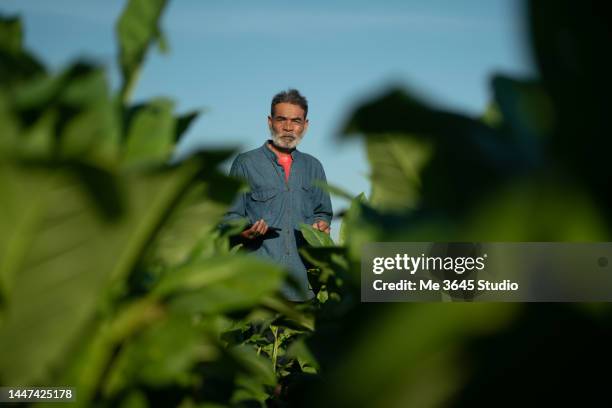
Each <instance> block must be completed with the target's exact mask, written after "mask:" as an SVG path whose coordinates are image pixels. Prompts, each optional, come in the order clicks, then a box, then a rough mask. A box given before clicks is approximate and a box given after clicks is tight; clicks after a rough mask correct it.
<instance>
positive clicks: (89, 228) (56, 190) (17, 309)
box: [0, 158, 218, 384]
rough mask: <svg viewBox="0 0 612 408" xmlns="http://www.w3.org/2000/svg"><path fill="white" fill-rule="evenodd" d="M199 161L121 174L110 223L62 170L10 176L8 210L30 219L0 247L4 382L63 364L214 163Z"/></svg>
mask: <svg viewBox="0 0 612 408" xmlns="http://www.w3.org/2000/svg"><path fill="white" fill-rule="evenodd" d="M201 159H202V158H200V160H198V159H194V160H192V161H188V162H186V163H184V164H182V165H181V166H177V167H174V168H171V169H166V170H160V171H157V172H148V173H132V174H127V175H125V179H124V180H123V182H124V183H126V186H127V187H126V189H125V191H126V192H128V194H129V195H128V197H127V200H126V203H127V204H126V212H125V216H123V217H121V218H120V219H119V220H115V221H114V222H108V221H106V220H105V219H104V218H101V217H99V215H98V213H97V211H95V209H94V207H92V206H91V204H90V203H89V201H88V199H87V195H85V194H83V191H82V190H81V188H80V187H79V185H78V184H75V183H74V182H71V180H72V177H68V176H69V175H67V174H62V173H61V171H59V170H58V171H56V172H49V171H47V172H45V173H44V174H39V173H37V172H33V171H31V170H27V171H23V173H22V174H18V176H19V177H17V178H16V177H11V178H10V180H11V181H12V183H16V184H18V185H20V186H21V187H20V188H21V191H22V193H21V195H17V194H16V192H18V191H19V190H15V189H14V188H13V190H11V198H12V199H13V200H15V201H14V204H12V206H13V208H21V211H22V212H23V217H31V218H23V221H19V223H18V225H17V226H16V227H14V228H13V231H16V232H18V233H17V234H12V235H9V236H8V238H6V237H5V238H4V239H3V241H2V243H3V246H4V248H3V249H1V252H3V253H9V254H10V255H11V256H10V257H9V262H8V265H6V264H5V265H3V269H4V271H3V273H2V275H3V277H4V278H5V280H7V279H8V284H7V286H8V287H9V291H8V296H7V297H8V300H7V302H6V303H7V306H6V308H5V316H4V321H3V324H2V327H0V345H1V347H0V370H1V371H0V377H2V379H3V382H4V383H7V384H19V383H21V384H25V383H33V382H35V381H36V380H37V379H40V378H43V376H44V375H45V374H47V373H48V372H49V370H50V369H52V368H53V366H54V365H56V364H58V363H59V362H60V361H61V359H62V356H63V352H64V351H65V350H66V347H67V345H68V344H70V342H72V341H75V339H76V338H78V335H79V333H80V329H81V328H82V327H83V326H84V325H85V324H86V322H87V321H88V320H89V318H91V316H92V314H93V312H94V311H95V307H96V304H97V302H98V301H99V300H100V296H101V295H103V294H104V289H105V288H107V287H108V285H109V284H110V283H111V281H113V282H117V283H120V282H122V280H123V279H124V278H125V277H126V275H127V273H128V272H129V271H130V270H131V269H132V268H133V267H134V265H135V264H136V263H137V262H138V260H139V259H140V257H141V256H142V254H143V253H144V252H145V250H146V248H147V246H148V245H149V243H150V242H151V241H152V237H153V236H154V234H155V233H156V232H157V231H158V229H159V227H160V225H161V224H162V223H163V222H164V220H165V219H166V218H167V215H168V213H170V212H171V211H172V209H173V207H174V205H176V203H177V201H178V198H179V197H180V196H182V194H184V192H185V191H186V190H187V189H189V188H190V186H191V184H192V183H193V182H194V181H195V180H196V179H197V177H196V176H197V175H198V174H200V173H201V172H202V171H203V170H204V169H206V168H207V166H208V165H216V164H217V163H218V161H215V160H213V159H212V158H209V159H210V160H204V162H202V161H201ZM14 175H15V174H12V176H14ZM5 179H6V177H0V180H5ZM11 214H12V213H11ZM7 215H10V214H7ZM18 220H19V219H18ZM15 221H17V220H15ZM9 222H10V221H9V220H5V221H2V224H8V223H9ZM3 233H4V232H3ZM40 339H44V342H43V343H42V344H40V343H39V341H40Z"/></svg>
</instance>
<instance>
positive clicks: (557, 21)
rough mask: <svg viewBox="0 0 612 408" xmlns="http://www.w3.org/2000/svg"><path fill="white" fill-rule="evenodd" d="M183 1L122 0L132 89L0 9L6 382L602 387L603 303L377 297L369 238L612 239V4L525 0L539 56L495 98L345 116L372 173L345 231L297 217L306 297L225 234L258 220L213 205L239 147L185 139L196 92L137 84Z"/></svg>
mask: <svg viewBox="0 0 612 408" xmlns="http://www.w3.org/2000/svg"><path fill="white" fill-rule="evenodd" d="M165 6H166V1H165V0H127V1H126V5H125V8H124V10H123V12H122V14H121V16H120V18H119V20H118V21H117V23H116V33H117V41H118V46H119V50H120V53H119V56H118V64H119V66H120V68H121V74H122V85H121V87H120V89H119V90H117V91H114V90H113V89H112V88H111V87H110V86H109V83H108V79H107V73H106V72H105V71H104V69H102V68H101V67H100V66H96V65H92V64H91V63H88V62H85V61H75V62H74V63H72V64H71V65H70V66H68V67H67V68H66V69H64V70H63V71H61V72H52V71H50V70H49V69H48V68H46V66H45V64H44V62H43V61H40V60H39V59H38V58H37V57H36V55H35V53H34V52H33V51H31V50H27V49H25V47H24V40H23V39H24V33H25V32H26V31H27V27H23V26H22V23H21V20H20V19H19V18H17V17H11V16H0V385H3V386H37V385H38V386H71V387H74V388H75V389H76V395H77V398H76V402H75V403H73V404H72V405H71V406H83V407H90V406H94V407H174V406H180V407H184V408H187V407H226V406H231V407H265V406H272V407H301V406H304V407H314V406H330V407H437V406H480V405H486V406H510V405H519V404H520V405H527V404H532V403H537V404H546V405H553V404H555V405H557V404H563V405H567V404H576V405H578V404H579V405H580V406H583V405H586V404H587V403H589V402H590V403H594V402H595V401H598V402H599V405H608V404H606V403H605V401H608V402H609V401H610V399H611V398H610V396H609V393H608V392H607V382H608V378H607V374H605V373H606V372H607V369H608V368H609V367H610V364H611V363H612V353H611V352H610V351H609V345H610V344H612V308H610V307H609V305H607V304H511V303H506V304H504V303H419V304H403V303H394V304H366V303H361V302H360V297H359V296H360V265H359V262H360V249H361V247H362V245H363V244H364V243H367V242H376V241H389V242H397V241H400V242H401V241H442V242H451V241H457V242H467V241H469V242H478V241H610V240H611V237H612V183H611V181H610V180H612V172H611V171H610V166H609V162H610V161H609V158H608V156H609V154H610V152H611V151H612V138H610V129H611V128H612V126H611V125H610V115H609V110H610V103H609V100H608V99H609V96H610V95H612V81H611V80H610V73H612V66H611V65H612V63H611V62H610V59H608V58H604V57H605V53H607V50H608V49H609V45H610V44H611V43H612V42H611V41H610V40H611V39H612V38H611V36H612V35H611V32H610V29H609V27H610V24H609V23H610V21H611V20H612V19H610V18H609V17H610V15H609V12H607V11H605V10H604V9H603V5H601V4H600V3H599V2H595V1H587V2H571V1H569V0H564V1H552V0H545V1H535V0H534V1H531V2H528V3H527V6H526V9H527V15H526V16H525V21H526V27H527V28H528V30H529V33H528V34H529V35H528V38H529V41H530V44H531V48H532V52H533V58H534V60H535V61H536V63H537V66H538V69H539V78H529V79H524V78H511V77H507V76H504V75H494V76H493V77H492V79H491V82H490V86H491V95H492V100H491V104H490V107H489V109H488V110H487V111H486V112H483V115H482V117H479V118H473V117H469V116H467V115H463V114H462V113H460V112H449V111H445V110H442V109H440V108H438V107H437V106H431V105H429V104H427V103H425V102H423V101H422V100H420V99H419V98H418V97H417V96H415V94H414V93H413V92H411V91H410V90H407V89H390V90H388V91H387V92H386V93H381V94H380V96H378V97H376V98H375V99H372V100H368V101H364V102H363V104H362V105H361V106H360V107H359V108H357V109H355V111H354V112H353V113H352V115H351V116H350V118H349V119H348V120H347V122H346V123H345V125H344V127H343V134H342V135H341V137H343V138H350V137H362V138H364V140H365V146H366V149H367V156H368V159H369V162H370V169H371V184H372V191H371V192H370V193H369V194H368V195H367V196H366V195H365V194H361V195H359V196H357V197H352V196H350V195H349V194H347V193H345V192H343V190H342V186H330V187H329V189H330V191H331V193H332V194H336V195H338V196H339V197H343V198H344V199H346V200H347V201H348V202H349V205H350V208H349V210H348V211H346V212H345V213H344V214H343V215H342V227H341V231H340V237H339V240H338V242H333V241H332V240H331V239H330V238H329V236H327V235H326V234H323V233H320V232H318V231H315V230H314V229H312V228H310V227H308V226H303V228H302V233H303V235H304V237H305V238H306V240H307V242H308V244H309V246H308V247H306V248H303V250H302V251H303V256H304V257H305V258H306V259H308V260H309V261H310V263H312V264H313V265H314V266H315V267H314V268H312V269H311V270H309V279H310V281H311V284H312V286H313V288H314V290H315V292H316V299H315V300H314V301H313V302H310V303H306V304H293V303H290V302H287V301H285V300H283V298H282V297H281V296H280V295H279V292H278V290H279V288H280V286H281V284H282V283H283V281H284V279H285V273H284V271H283V270H282V268H281V267H279V266H277V265H274V264H271V263H266V262H263V261H260V260H254V259H252V258H251V257H249V256H248V255H247V254H244V253H242V251H241V250H240V249H239V248H237V247H231V246H230V244H229V242H230V241H229V237H230V236H231V235H233V234H235V233H236V232H237V231H239V230H241V228H242V227H243V225H240V224H236V225H232V226H230V228H225V229H220V228H218V224H219V222H220V220H221V218H222V216H223V214H224V212H225V211H226V209H227V208H228V206H229V204H230V202H231V201H232V199H233V197H234V195H235V193H236V192H237V191H238V189H239V188H240V187H241V183H240V181H239V180H234V179H231V178H229V177H228V176H226V175H224V174H223V173H222V172H220V170H219V165H220V164H221V163H222V162H223V161H225V160H227V159H228V158H229V157H230V156H231V155H232V154H233V152H232V151H230V150H227V151H223V150H203V151H198V152H197V153H194V154H192V155H191V156H190V157H189V158H187V159H185V160H182V161H181V162H178V163H173V162H171V161H170V158H171V155H172V152H173V149H174V147H175V146H176V144H177V142H178V141H179V140H180V139H181V137H182V136H183V135H184V134H185V132H186V130H187V129H188V128H189V126H190V124H191V123H192V122H193V121H194V120H197V118H198V115H199V113H198V112H197V111H191V112H182V113H181V112H176V111H175V108H174V106H175V102H174V101H172V100H171V99H168V98H157V99H152V100H149V101H146V102H142V103H138V104H135V103H133V102H132V99H131V95H132V93H133V90H134V88H135V86H137V82H138V76H139V72H140V70H141V69H142V66H143V64H144V62H145V60H146V57H147V54H148V53H149V52H151V49H152V48H153V47H154V46H159V47H160V48H163V47H164V46H165V39H164V34H163V30H162V28H161V27H160V23H159V22H160V16H161V15H162V14H163V12H164V8H165ZM169 58H171V56H170V57H169ZM211 103H214V101H211ZM382 158H384V160H382ZM576 273H580V271H576ZM601 370H604V371H601ZM600 371H601V372H603V373H604V374H597V373H598V372H600ZM46 405H52V404H41V405H38V404H37V405H36V406H46Z"/></svg>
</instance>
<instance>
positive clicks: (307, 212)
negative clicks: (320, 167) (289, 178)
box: [300, 185, 314, 225]
mask: <svg viewBox="0 0 612 408" xmlns="http://www.w3.org/2000/svg"><path fill="white" fill-rule="evenodd" d="M313 189H314V188H313V187H312V186H308V185H303V186H302V188H301V193H302V194H301V197H300V201H301V202H302V216H303V218H304V222H305V223H306V224H308V225H310V224H312V223H313V222H314V207H313V203H312V202H313V200H312V194H313Z"/></svg>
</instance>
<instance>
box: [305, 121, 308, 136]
mask: <svg viewBox="0 0 612 408" xmlns="http://www.w3.org/2000/svg"><path fill="white" fill-rule="evenodd" d="M307 130H308V119H305V120H304V133H306V131H307Z"/></svg>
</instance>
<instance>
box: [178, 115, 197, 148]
mask: <svg viewBox="0 0 612 408" xmlns="http://www.w3.org/2000/svg"><path fill="white" fill-rule="evenodd" d="M201 113H202V112H201V111H200V110H194V111H191V112H188V113H185V114H184V115H181V116H179V117H178V118H176V128H175V131H174V142H176V143H178V142H179V141H180V140H181V138H182V137H183V135H184V134H185V132H186V131H187V130H188V129H189V127H190V126H191V124H192V123H193V121H194V120H196V119H197V118H198V116H200V114H201Z"/></svg>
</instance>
